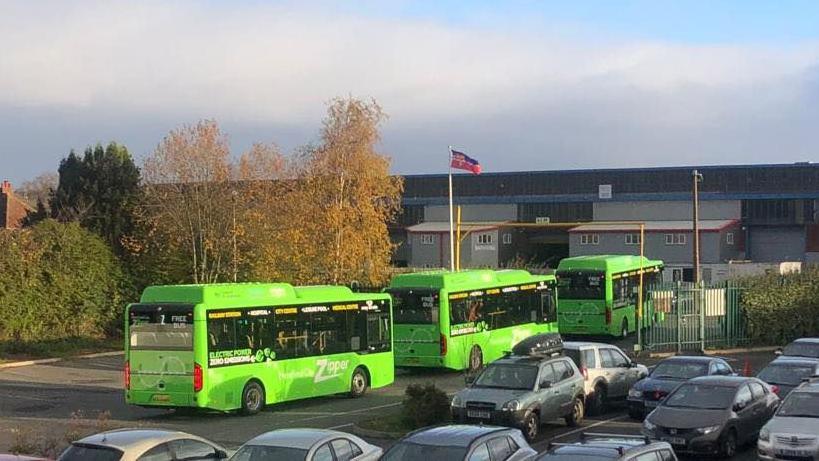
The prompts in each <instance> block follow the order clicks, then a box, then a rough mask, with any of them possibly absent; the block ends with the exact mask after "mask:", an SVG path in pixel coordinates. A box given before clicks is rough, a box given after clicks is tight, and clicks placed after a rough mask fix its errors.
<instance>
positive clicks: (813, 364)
mask: <svg viewBox="0 0 819 461" xmlns="http://www.w3.org/2000/svg"><path fill="white" fill-rule="evenodd" d="M812 376H819V359H807V358H800V357H790V356H782V357H777V358H776V359H775V360H773V361H772V362H771V363H769V364H768V366H766V367H765V368H763V369H762V371H760V372H759V374H758V375H756V377H757V378H759V379H761V380H763V381H765V382H766V383H768V384H770V385H771V387H773V388H774V392H776V393H777V395H779V397H780V398H783V399H784V398H785V396H787V395H788V393H790V392H791V391H792V390H793V389H794V388H795V387H797V386H799V385H800V384H802V381H804V380H805V379H806V378H810V377H812Z"/></svg>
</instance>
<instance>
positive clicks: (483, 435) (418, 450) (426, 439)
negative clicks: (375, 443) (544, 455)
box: [381, 424, 537, 461]
mask: <svg viewBox="0 0 819 461" xmlns="http://www.w3.org/2000/svg"><path fill="white" fill-rule="evenodd" d="M535 455H537V452H536V451H535V450H533V449H532V448H531V447H530V446H529V444H528V443H527V442H526V439H524V438H523V434H521V432H520V430H518V429H510V428H506V427H497V426H467V425H458V424H453V425H449V426H437V427H432V428H427V429H420V430H418V431H415V432H411V433H409V434H407V435H406V436H405V437H404V438H403V439H401V440H399V441H398V442H397V443H396V444H395V445H393V446H392V447H390V449H389V450H387V452H386V453H384V456H382V457H381V461H418V460H428V461H466V460H470V461H471V460H475V459H480V460H489V459H498V460H501V459H502V460H506V461H526V460H530V459H532V458H534V456H535Z"/></svg>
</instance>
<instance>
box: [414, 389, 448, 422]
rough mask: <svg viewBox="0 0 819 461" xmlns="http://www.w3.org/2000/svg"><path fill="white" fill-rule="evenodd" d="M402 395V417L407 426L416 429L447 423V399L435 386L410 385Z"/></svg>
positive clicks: (444, 393)
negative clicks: (403, 396) (403, 397)
mask: <svg viewBox="0 0 819 461" xmlns="http://www.w3.org/2000/svg"><path fill="white" fill-rule="evenodd" d="M404 393H405V395H406V398H405V399H404V406H403V409H402V416H403V419H404V423H405V424H406V425H407V426H409V427H411V428H413V429H417V428H419V427H424V426H431V425H434V424H441V423H445V422H447V421H449V418H450V413H449V397H448V396H447V395H446V392H444V391H442V390H441V389H439V388H437V387H435V384H427V385H423V386H422V385H420V384H410V385H409V386H408V387H407V390H406V391H405V392H404Z"/></svg>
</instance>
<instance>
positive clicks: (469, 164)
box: [449, 150, 481, 174]
mask: <svg viewBox="0 0 819 461" xmlns="http://www.w3.org/2000/svg"><path fill="white" fill-rule="evenodd" d="M449 166H451V167H452V168H457V169H459V170H466V171H471V172H472V173H473V174H481V164H480V163H478V161H477V160H475V159H474V158H472V157H470V156H468V155H466V154H464V153H463V152H458V151H457V150H453V151H452V160H451V162H450V164H449Z"/></svg>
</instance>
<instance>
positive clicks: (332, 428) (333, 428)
mask: <svg viewBox="0 0 819 461" xmlns="http://www.w3.org/2000/svg"><path fill="white" fill-rule="evenodd" d="M352 426H353V423H347V424H341V425H339V426H332V427H328V428H327V429H330V430H331V431H337V430H339V429H341V428H344V427H352Z"/></svg>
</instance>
